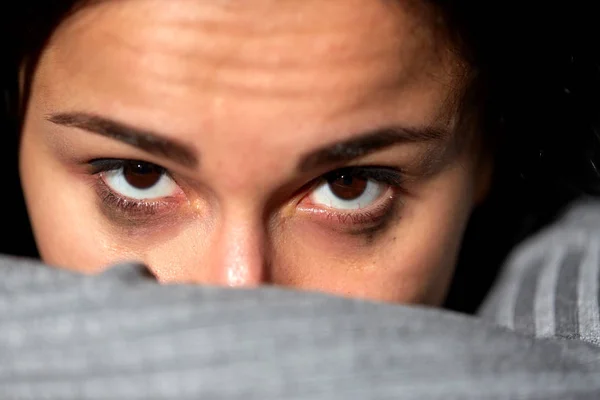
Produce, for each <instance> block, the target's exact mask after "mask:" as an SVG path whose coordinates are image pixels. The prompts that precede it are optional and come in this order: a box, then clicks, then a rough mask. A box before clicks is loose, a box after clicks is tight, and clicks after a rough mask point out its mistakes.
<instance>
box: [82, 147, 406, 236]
mask: <svg viewBox="0 0 600 400" xmlns="http://www.w3.org/2000/svg"><path fill="white" fill-rule="evenodd" d="M129 162H138V160H124V159H95V160H91V161H89V162H88V165H89V166H90V167H91V171H90V174H91V175H94V176H96V175H101V174H102V173H107V172H111V171H115V170H119V169H122V168H124V167H125V166H126V164H127V163H129ZM139 162H143V163H146V164H151V165H155V164H152V163H147V162H145V161H139ZM156 167H157V168H158V169H159V170H160V171H161V172H162V173H165V174H167V175H169V172H168V171H167V170H166V169H165V168H163V167H160V166H158V165H156ZM343 175H351V176H352V177H354V178H359V179H364V180H371V181H375V182H377V183H380V184H384V185H387V186H389V188H390V189H391V191H392V194H390V195H388V196H386V198H385V199H384V201H381V202H380V203H381V204H379V205H378V206H377V207H374V208H373V207H372V209H370V210H367V209H365V210H360V211H352V210H346V211H339V210H338V211H335V210H333V209H331V210H325V209H322V208H320V209H318V210H317V209H313V210H311V211H312V212H313V213H315V214H318V215H320V216H322V217H324V218H325V219H327V220H330V219H335V220H336V221H337V222H338V223H339V224H342V225H350V226H353V225H366V224H369V225H373V226H375V227H376V226H379V225H382V226H383V225H385V223H384V222H385V221H384V220H385V219H386V218H385V217H386V216H389V215H390V214H393V211H394V209H395V207H394V206H393V205H394V204H393V203H399V201H397V200H398V199H396V197H397V194H398V193H402V192H404V189H403V185H404V181H405V179H404V173H403V172H402V171H401V170H398V169H395V168H390V167H382V166H360V167H345V168H340V169H337V170H334V171H331V172H329V173H326V174H324V175H322V176H321V177H319V178H317V179H316V180H313V181H312V182H311V183H309V184H308V185H306V186H305V188H304V189H303V190H302V191H303V192H307V191H308V192H309V193H310V192H311V190H312V189H313V188H315V187H317V185H320V184H322V183H324V182H331V181H334V180H336V179H338V178H340V177H341V176H343ZM96 191H97V193H98V196H99V197H100V200H101V202H102V204H103V205H105V206H106V207H107V208H108V209H110V210H116V211H119V212H120V213H121V214H123V215H125V216H127V217H133V218H144V217H145V218H148V217H151V216H152V215H155V214H159V213H160V212H161V211H163V210H167V209H169V208H170V207H172V206H173V201H172V199H171V201H169V199H166V200H165V199H161V200H152V201H147V200H137V199H130V198H127V197H124V196H121V195H119V194H117V193H115V192H114V191H113V190H112V189H111V188H110V187H109V186H108V185H107V184H106V183H105V182H104V180H103V179H97V182H96ZM394 200H396V201H394ZM373 226H372V227H370V228H369V227H367V228H366V229H373Z"/></svg>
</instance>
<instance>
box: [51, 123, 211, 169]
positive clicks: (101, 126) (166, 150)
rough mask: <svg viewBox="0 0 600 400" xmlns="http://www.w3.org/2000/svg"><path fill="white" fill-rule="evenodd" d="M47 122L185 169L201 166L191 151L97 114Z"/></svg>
mask: <svg viewBox="0 0 600 400" xmlns="http://www.w3.org/2000/svg"><path fill="white" fill-rule="evenodd" d="M47 119H48V121H50V122H52V123H54V124H57V125H62V126H66V127H69V128H79V129H82V130H85V131H88V132H91V133H95V134H98V135H102V136H105V137H108V138H111V139H115V140H118V141H120V142H123V143H126V144H128V145H131V146H134V147H137V148H139V149H141V150H143V151H145V152H147V153H150V154H154V155H156V156H161V157H164V158H167V159H169V160H171V161H173V162H175V163H177V164H180V165H182V166H185V167H195V166H197V165H198V162H199V161H198V155H197V154H196V152H195V151H194V150H193V149H192V148H191V147H190V146H187V145H185V144H183V143H180V142H178V141H176V140H173V139H167V138H165V136H166V135H161V134H159V133H156V132H152V131H149V130H145V129H139V128H134V127H132V126H130V125H128V124H124V123H121V122H118V121H114V120H111V119H108V118H105V117H101V116H98V115H94V114H87V113H81V112H75V113H58V114H51V115H49V116H47Z"/></svg>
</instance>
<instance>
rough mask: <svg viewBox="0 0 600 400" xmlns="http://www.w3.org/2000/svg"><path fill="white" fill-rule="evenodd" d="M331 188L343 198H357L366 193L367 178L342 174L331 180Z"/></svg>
mask: <svg viewBox="0 0 600 400" xmlns="http://www.w3.org/2000/svg"><path fill="white" fill-rule="evenodd" d="M328 183H329V189H331V192H332V193H333V194H334V195H335V196H336V197H338V198H340V199H342V200H355V199H357V198H359V197H360V196H362V195H363V193H365V190H366V188H367V183H368V181H367V179H362V178H358V177H355V176H352V175H350V174H342V175H338V176H336V177H335V178H334V179H331V180H329V182H328Z"/></svg>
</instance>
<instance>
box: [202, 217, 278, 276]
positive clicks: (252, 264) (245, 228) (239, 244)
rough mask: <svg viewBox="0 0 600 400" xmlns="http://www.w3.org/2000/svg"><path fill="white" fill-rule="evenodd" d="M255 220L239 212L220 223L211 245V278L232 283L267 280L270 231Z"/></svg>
mask: <svg viewBox="0 0 600 400" xmlns="http://www.w3.org/2000/svg"><path fill="white" fill-rule="evenodd" d="M255 220H256V218H251V217H249V216H247V215H244V214H237V215H235V216H230V217H228V218H224V219H223V222H222V223H221V224H219V227H218V228H217V230H216V231H215V233H214V236H213V240H212V241H211V244H210V249H209V253H210V256H209V264H208V266H209V268H210V275H211V276H212V278H211V281H213V282H215V283H217V284H219V285H225V286H231V287H252V286H257V285H260V284H262V283H267V281H268V271H267V261H266V234H265V231H264V227H263V226H262V224H261V223H260V222H259V221H255Z"/></svg>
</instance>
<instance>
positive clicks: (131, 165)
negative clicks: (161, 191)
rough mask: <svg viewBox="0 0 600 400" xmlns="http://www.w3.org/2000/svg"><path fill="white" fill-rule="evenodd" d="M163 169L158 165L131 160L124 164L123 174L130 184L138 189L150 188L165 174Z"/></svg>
mask: <svg viewBox="0 0 600 400" xmlns="http://www.w3.org/2000/svg"><path fill="white" fill-rule="evenodd" d="M163 173H164V171H163V169H162V168H161V167H159V166H157V165H153V164H149V163H144V162H140V161H131V162H128V163H126V164H125V165H124V166H123V176H124V177H125V180H126V181H127V183H128V184H130V185H131V186H133V187H134V188H136V189H149V188H151V187H152V186H154V185H156V184H157V183H158V181H159V180H160V178H161V177H162V176H163Z"/></svg>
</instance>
